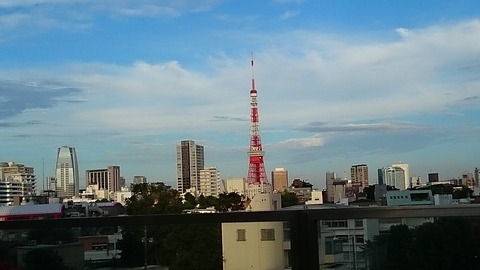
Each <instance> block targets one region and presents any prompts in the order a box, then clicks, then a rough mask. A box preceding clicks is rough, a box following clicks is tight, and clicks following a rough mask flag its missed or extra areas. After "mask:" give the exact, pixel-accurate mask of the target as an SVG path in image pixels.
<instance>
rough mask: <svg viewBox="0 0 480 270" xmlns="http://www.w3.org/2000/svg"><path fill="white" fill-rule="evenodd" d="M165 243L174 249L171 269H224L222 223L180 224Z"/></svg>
mask: <svg viewBox="0 0 480 270" xmlns="http://www.w3.org/2000/svg"><path fill="white" fill-rule="evenodd" d="M165 245H166V246H168V247H169V248H171V250H172V251H173V252H171V254H172V255H171V263H170V264H169V269H170V270H183V269H195V270H210V269H222V243H221V228H220V224H189V225H179V226H177V227H176V228H175V230H174V231H173V232H172V233H171V234H170V235H169V236H168V237H167V238H166V239H165ZM178 251H181V252H178Z"/></svg>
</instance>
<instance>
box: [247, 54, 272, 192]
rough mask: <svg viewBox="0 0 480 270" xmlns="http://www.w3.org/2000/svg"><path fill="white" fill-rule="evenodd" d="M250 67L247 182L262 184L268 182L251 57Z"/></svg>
mask: <svg viewBox="0 0 480 270" xmlns="http://www.w3.org/2000/svg"><path fill="white" fill-rule="evenodd" d="M251 67H252V90H250V106H251V109H250V124H251V127H250V150H249V151H248V157H249V163H248V164H249V165H248V177H247V184H249V185H262V184H268V179H267V174H266V173H265V165H264V162H263V156H264V151H263V148H262V140H261V137H260V129H259V119H258V103H257V90H256V89H255V77H254V75H253V57H252V60H251Z"/></svg>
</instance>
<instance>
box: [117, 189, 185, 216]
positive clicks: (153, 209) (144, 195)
mask: <svg viewBox="0 0 480 270" xmlns="http://www.w3.org/2000/svg"><path fill="white" fill-rule="evenodd" d="M125 201H126V212H127V214H128V215H152V214H172V213H181V212H182V210H183V204H182V200H181V198H180V196H179V193H178V191H176V190H174V189H172V188H171V187H170V186H167V185H165V184H164V183H161V182H160V183H141V184H135V185H133V186H132V196H131V197H130V198H128V199H126V200H125Z"/></svg>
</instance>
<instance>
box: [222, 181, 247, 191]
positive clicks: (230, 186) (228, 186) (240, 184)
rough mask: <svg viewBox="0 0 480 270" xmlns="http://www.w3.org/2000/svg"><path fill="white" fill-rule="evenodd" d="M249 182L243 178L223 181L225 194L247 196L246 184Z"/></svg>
mask: <svg viewBox="0 0 480 270" xmlns="http://www.w3.org/2000/svg"><path fill="white" fill-rule="evenodd" d="M246 182H247V180H246V179H245V178H241V177H231V178H227V179H225V180H223V185H224V187H225V192H227V193H231V192H236V193H238V194H240V195H244V194H245V183H246Z"/></svg>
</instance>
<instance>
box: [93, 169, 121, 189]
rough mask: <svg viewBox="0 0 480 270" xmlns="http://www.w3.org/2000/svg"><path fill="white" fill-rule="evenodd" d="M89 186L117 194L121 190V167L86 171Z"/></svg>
mask: <svg viewBox="0 0 480 270" xmlns="http://www.w3.org/2000/svg"><path fill="white" fill-rule="evenodd" d="M85 181H86V182H87V186H91V185H97V186H98V190H106V191H108V192H116V191H119V190H120V166H109V167H108V168H106V169H98V170H87V171H85Z"/></svg>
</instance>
